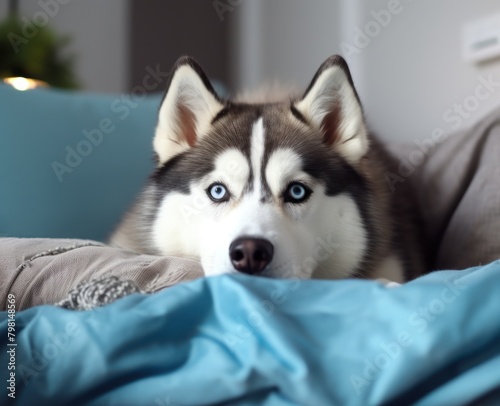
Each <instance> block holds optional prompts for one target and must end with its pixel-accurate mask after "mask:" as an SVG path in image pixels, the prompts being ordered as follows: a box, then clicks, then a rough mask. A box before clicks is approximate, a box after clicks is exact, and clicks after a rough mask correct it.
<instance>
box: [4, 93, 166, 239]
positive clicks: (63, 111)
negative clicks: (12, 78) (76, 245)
mask: <svg viewBox="0 0 500 406" xmlns="http://www.w3.org/2000/svg"><path fill="white" fill-rule="evenodd" d="M160 97H161V96H160V95H153V96H141V95H138V96H125V95H98V94H91V93H83V92H68V91H60V90H53V89H37V90H31V91H26V92H20V91H18V90H15V89H13V88H12V87H10V86H7V85H0V105H1V106H2V107H1V109H0V194H1V198H0V236H15V237H62V238H72V237H75V238H89V239H94V240H101V241H102V240H104V239H106V238H107V236H108V235H109V234H110V232H111V231H112V229H113V227H114V226H115V225H116V224H117V222H118V221H119V219H120V216H121V214H122V213H123V211H124V210H126V208H127V207H128V206H129V205H130V204H131V202H132V201H133V199H134V196H135V195H136V194H137V193H138V191H139V190H140V188H141V185H142V184H143V183H144V181H145V179H146V177H147V176H148V174H149V173H150V171H151V169H152V168H153V160H152V147H151V145H152V137H153V130H154V126H155V123H156V113H157V109H158V106H159V102H160Z"/></svg>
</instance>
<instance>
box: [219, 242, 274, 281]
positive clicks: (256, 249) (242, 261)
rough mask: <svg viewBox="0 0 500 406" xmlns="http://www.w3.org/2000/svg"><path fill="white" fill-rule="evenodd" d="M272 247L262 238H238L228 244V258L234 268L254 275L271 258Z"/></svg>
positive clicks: (261, 269) (262, 268)
mask: <svg viewBox="0 0 500 406" xmlns="http://www.w3.org/2000/svg"><path fill="white" fill-rule="evenodd" d="M273 254H274V247H273V244H271V243H270V242H269V241H267V240H263V239H262V238H248V237H247V238H238V239H236V240H234V241H233V242H232V243H231V245H230V246H229V258H230V259H231V263H232V264H233V267H234V269H236V270H237V271H239V272H243V273H247V274H249V275H255V274H258V273H260V272H262V271H263V270H264V268H265V267H266V266H267V265H268V264H269V262H271V260H272V259H273Z"/></svg>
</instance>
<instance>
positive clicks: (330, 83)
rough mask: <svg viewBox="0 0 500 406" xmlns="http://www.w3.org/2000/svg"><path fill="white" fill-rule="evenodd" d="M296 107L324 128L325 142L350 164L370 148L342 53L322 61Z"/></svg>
mask: <svg viewBox="0 0 500 406" xmlns="http://www.w3.org/2000/svg"><path fill="white" fill-rule="evenodd" d="M295 108H296V109H297V110H298V111H299V112H300V113H302V115H303V116H304V117H305V118H306V119H307V120H308V121H309V122H310V123H311V125H313V126H314V127H316V128H318V129H319V130H320V131H321V133H322V135H323V141H324V143H325V144H327V145H329V146H332V148H335V150H336V151H337V152H338V153H339V154H340V155H342V156H343V157H344V158H345V159H346V160H347V161H348V162H350V163H351V164H356V163H358V162H359V160H360V159H361V158H362V157H363V155H365V154H366V152H367V151H368V138H367V130H366V127H365V123H364V117H363V110H362V107H361V104H360V102H359V99H358V95H357V93H356V90H355V89H354V85H353V83H352V78H351V74H350V72H349V68H348V67H347V63H346V62H345V60H344V59H343V58H342V57H341V56H338V55H335V56H331V57H330V58H328V59H327V60H326V61H325V62H323V64H322V65H321V66H320V68H319V69H318V71H317V72H316V75H314V78H313V80H312V81H311V84H310V85H309V87H308V88H307V90H306V92H305V94H304V96H303V97H302V99H301V100H299V101H298V102H296V103H295Z"/></svg>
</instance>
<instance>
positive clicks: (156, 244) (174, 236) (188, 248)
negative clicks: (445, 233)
mask: <svg viewBox="0 0 500 406" xmlns="http://www.w3.org/2000/svg"><path fill="white" fill-rule="evenodd" d="M153 144H154V150H155V153H156V157H157V163H158V166H157V168H156V170H155V172H154V173H153V174H152V176H151V177H150V179H149V182H148V184H147V185H146V187H145V189H144V190H143V192H142V194H141V196H140V197H139V199H138V201H137V202H136V204H135V206H134V207H133V208H132V210H131V211H130V212H129V213H128V214H127V215H126V217H125V219H124V221H123V222H122V224H121V225H120V226H119V227H118V229H117V231H116V232H115V234H114V235H113V236H112V240H111V242H112V244H113V245H117V246H121V247H124V248H128V249H131V250H133V251H136V252H140V253H146V254H156V255H174V256H181V257H189V258H196V259H199V260H200V261H201V264H202V267H203V269H204V272H205V274H206V275H217V274H223V273H237V272H243V273H247V274H252V275H261V276H270V277H278V278H285V277H298V278H311V277H314V278H330V279H331V278H345V277H365V278H386V279H390V280H393V281H396V282H401V281H404V280H408V279H411V278H413V277H415V276H418V275H419V274H420V273H422V271H423V269H422V268H423V266H422V260H421V259H420V257H419V255H418V243H417V240H416V235H417V232H416V231H415V230H414V228H413V223H414V221H413V213H412V215H411V216H410V217H406V218H402V215H403V214H404V212H405V210H408V209H409V208H408V207H407V205H408V203H411V198H410V199H409V200H406V202H405V200H404V199H401V196H400V193H399V192H400V191H403V188H402V187H401V188H398V189H397V190H396V191H395V193H391V192H390V190H389V187H388V185H387V184H386V182H385V179H384V176H385V174H386V173H388V172H389V170H390V165H392V159H391V157H390V156H389V155H388V154H387V152H385V150H384V149H383V148H382V146H381V145H380V143H379V142H378V141H376V140H375V139H374V138H373V137H372V136H371V135H370V134H369V133H368V131H367V128H366V125H365V121H364V117H363V111H362V107H361V104H360V102H359V99H358V95H357V93H356V90H355V89H354V86H353V82H352V79H351V75H350V73H349V69H348V67H347V64H346V62H345V61H344V60H343V59H342V58H341V57H340V56H332V57H330V58H328V59H327V60H326V61H325V62H324V63H323V64H322V65H321V66H320V68H319V70H318V71H317V72H316V74H315V76H314V77H313V79H312V81H311V83H310V85H309V87H308V88H307V90H306V91H305V93H304V94H303V96H302V97H291V98H288V99H285V100H282V101H279V102H274V101H273V102H269V101H264V102H263V103H249V102H246V103H245V102H239V101H238V102H233V101H229V100H223V99H222V98H221V97H219V96H218V95H217V94H216V93H215V91H214V89H213V88H212V86H211V84H210V82H209V81H208V79H207V77H206V75H205V74H204V73H203V71H202V69H201V68H200V66H199V65H198V64H197V63H196V62H195V61H194V60H193V59H191V58H189V57H182V58H180V59H179V60H178V61H177V63H176V64H175V65H174V67H173V70H172V73H171V77H170V79H169V83H168V88H167V92H166V94H165V97H164V99H163V101H162V103H161V107H160V111H159V118H158V125H157V128H156V133H155V137H154V143H153ZM398 186H399V185H398ZM409 210H410V211H411V210H412V209H411V208H410V209H409Z"/></svg>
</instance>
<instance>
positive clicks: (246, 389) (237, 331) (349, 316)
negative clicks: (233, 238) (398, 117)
mask: <svg viewBox="0 0 500 406" xmlns="http://www.w3.org/2000/svg"><path fill="white" fill-rule="evenodd" d="M0 320H1V321H0V342H1V344H2V348H3V350H2V353H1V356H0V360H1V362H0V377H1V381H2V382H3V383H2V386H3V388H4V389H2V398H1V400H0V403H1V404H6V405H7V404H11V403H10V402H9V401H10V400H11V399H9V398H8V397H7V393H9V392H8V391H7V393H6V389H5V386H6V381H7V380H8V379H9V375H8V374H9V373H10V372H12V371H9V370H8V364H9V362H12V360H13V358H15V378H14V379H11V381H15V382H14V384H11V383H9V382H7V387H9V386H13V387H14V388H15V397H16V402H12V404H14V403H15V404H20V405H80V404H85V405H120V406H126V405H134V406H135V405H152V406H154V405H156V406H161V405H165V406H166V405H170V406H175V405H184V406H186V405H190V406H191V405H208V404H236V405H317V406H322V405H382V404H384V405H408V404H418V405H465V404H471V402H479V404H492V405H494V404H496V405H498V404H500V261H496V262H494V263H491V264H489V265H487V266H484V267H477V268H473V269H469V270H467V271H455V272H454V271H443V272H436V273H433V274H430V275H428V276H425V277H422V278H420V279H418V280H416V281H413V282H411V283H408V284H406V285H404V286H401V287H397V288H386V287H384V286H382V285H381V284H379V283H377V282H372V281H362V280H345V281H282V280H270V279H263V278H256V277H248V276H244V275H241V276H219V277H213V278H206V279H201V280H197V281H195V282H191V283H185V284H181V285H178V286H175V287H173V288H170V289H167V290H165V291H162V292H159V293H157V294H153V295H149V296H148V295H134V296H130V297H127V298H124V299H121V300H119V301H118V302H115V303H114V304H112V305H109V306H106V307H104V308H101V309H98V310H95V311H89V312H74V311H69V310H63V309H59V308H56V307H51V306H42V307H38V308H32V309H29V310H25V311H22V312H20V313H18V314H16V316H15V338H14V341H12V342H8V341H7V338H8V334H7V313H5V312H4V313H1V319H0ZM11 326H12V324H11ZM13 343H15V344H17V346H8V345H7V344H13ZM6 348H7V350H8V351H10V353H7V352H6V350H5V349H6ZM12 348H15V351H13V350H12ZM12 354H14V355H15V357H11V355H12ZM474 404H477V403H474Z"/></svg>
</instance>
